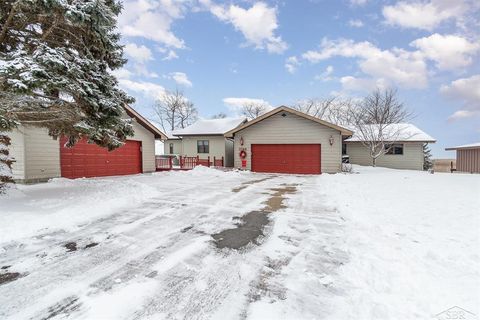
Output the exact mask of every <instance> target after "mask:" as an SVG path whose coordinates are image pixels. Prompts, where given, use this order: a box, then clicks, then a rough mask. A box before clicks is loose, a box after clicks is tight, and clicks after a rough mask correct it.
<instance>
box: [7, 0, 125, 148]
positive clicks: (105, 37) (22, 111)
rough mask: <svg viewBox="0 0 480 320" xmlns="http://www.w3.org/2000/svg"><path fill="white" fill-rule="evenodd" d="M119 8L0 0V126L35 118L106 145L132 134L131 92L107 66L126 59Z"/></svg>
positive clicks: (61, 0)
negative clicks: (127, 107)
mask: <svg viewBox="0 0 480 320" xmlns="http://www.w3.org/2000/svg"><path fill="white" fill-rule="evenodd" d="M121 9H122V6H121V3H120V1H117V0H1V5H0V132H1V131H9V130H11V129H13V128H15V127H16V126H18V125H33V126H39V127H45V128H47V129H48V131H49V134H50V135H51V136H53V137H57V136H60V135H66V136H68V137H69V142H68V144H69V145H73V144H74V143H75V142H76V141H77V140H78V139H80V138H81V137H88V139H89V140H90V141H91V142H95V143H97V144H99V145H101V146H104V147H107V148H109V149H114V148H116V147H119V146H121V145H122V142H123V141H124V140H125V139H126V137H127V136H130V135H132V134H133V128H132V126H131V123H130V121H128V120H125V119H122V113H123V108H122V106H123V105H124V104H128V103H131V102H133V98H131V97H129V96H127V94H126V93H125V92H123V91H122V90H120V89H119V88H118V82H117V80H116V78H115V77H114V76H113V75H112V74H111V70H115V69H118V68H120V67H122V66H123V65H124V64H125V62H126V60H125V59H124V58H123V47H122V46H121V45H120V44H119V38H120V35H119V34H118V33H117V32H116V23H117V17H118V15H119V13H120V11H121Z"/></svg>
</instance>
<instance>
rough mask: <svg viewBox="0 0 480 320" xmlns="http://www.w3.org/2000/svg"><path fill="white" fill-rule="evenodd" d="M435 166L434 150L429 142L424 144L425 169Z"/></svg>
mask: <svg viewBox="0 0 480 320" xmlns="http://www.w3.org/2000/svg"><path fill="white" fill-rule="evenodd" d="M431 168H433V161H432V152H431V150H430V147H429V146H428V143H424V144H423V170H429V169H431Z"/></svg>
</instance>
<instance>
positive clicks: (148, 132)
mask: <svg viewBox="0 0 480 320" xmlns="http://www.w3.org/2000/svg"><path fill="white" fill-rule="evenodd" d="M125 117H130V118H132V119H133V128H134V131H135V134H134V136H133V137H129V138H128V140H127V141H126V142H125V145H124V146H122V147H120V148H118V149H116V150H113V151H110V152H109V151H108V150H107V149H105V148H101V147H99V146H97V145H95V144H90V143H87V142H86V140H85V139H84V140H80V141H79V142H77V144H75V146H74V147H73V148H67V147H65V142H66V139H65V138H58V139H54V138H52V137H51V136H49V135H48V132H47V130H46V129H43V128H37V127H30V126H21V127H19V128H17V129H15V130H14V131H12V133H11V134H9V136H10V138H11V143H12V144H11V146H10V155H11V156H12V158H13V159H14V161H15V162H14V163H13V165H12V171H13V178H14V180H15V181H17V182H23V183H33V182H42V181H47V180H48V179H51V178H58V177H65V178H81V177H100V176H112V175H126V174H136V173H143V172H153V171H155V140H156V139H159V140H164V139H166V138H167V136H166V135H165V134H164V133H162V132H161V131H160V130H158V129H157V128H156V127H155V126H153V125H152V124H151V123H150V122H149V121H148V120H146V119H145V118H144V117H142V116H141V115H140V114H139V113H137V112H136V111H135V110H134V109H132V108H131V107H128V106H126V107H125Z"/></svg>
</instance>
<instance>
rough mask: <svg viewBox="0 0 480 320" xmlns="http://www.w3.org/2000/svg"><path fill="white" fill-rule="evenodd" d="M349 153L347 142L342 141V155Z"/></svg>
mask: <svg viewBox="0 0 480 320" xmlns="http://www.w3.org/2000/svg"><path fill="white" fill-rule="evenodd" d="M346 154H347V144H346V143H342V156H344V155H346Z"/></svg>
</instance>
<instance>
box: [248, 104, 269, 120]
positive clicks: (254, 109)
mask: <svg viewBox="0 0 480 320" xmlns="http://www.w3.org/2000/svg"><path fill="white" fill-rule="evenodd" d="M267 110H268V104H266V103H263V102H248V103H245V104H243V105H242V108H241V112H242V115H244V116H245V117H247V118H248V119H250V120H251V119H255V118H257V117H258V116H261V115H262V114H264V113H265V112H267Z"/></svg>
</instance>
